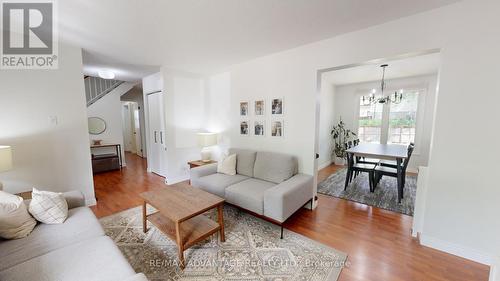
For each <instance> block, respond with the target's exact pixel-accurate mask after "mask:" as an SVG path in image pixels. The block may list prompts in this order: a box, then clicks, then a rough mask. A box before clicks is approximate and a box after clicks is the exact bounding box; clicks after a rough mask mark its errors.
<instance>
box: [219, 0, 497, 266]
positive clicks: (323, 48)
mask: <svg viewBox="0 0 500 281" xmlns="http://www.w3.org/2000/svg"><path fill="white" fill-rule="evenodd" d="M499 11H500V2H499V1H494V0H474V1H472V0H467V1H462V2H459V3H457V4H454V5H450V6H446V7H444V8H440V9H436V10H433V11H429V12H426V13H422V14H418V15H415V16H411V17H407V18H402V19H399V20H396V21H393V22H389V23H386V24H383V25H379V26H374V27H371V28H368V29H365V30H361V31H356V32H352V33H349V34H345V35H341V36H338V37H335V38H331V39H328V40H324V41H320V42H317V43H313V44H309V45H305V46H302V47H299V48H296V49H292V50H288V51H284V52H280V53H276V54H273V55H269V56H266V57H262V58H258V59H255V60H252V61H249V62H246V63H243V64H239V65H235V66H233V67H231V68H230V75H231V104H230V107H231V109H230V110H231V111H230V115H228V116H227V118H228V119H230V120H232V125H231V129H230V133H229V134H228V137H230V142H231V145H232V146H239V147H251V148H258V149H265V150H274V151H283V152H288V153H293V154H295V155H297V156H298V157H299V161H300V170H301V171H303V172H306V173H313V172H315V171H314V166H315V160H314V153H315V152H316V151H315V145H316V144H315V137H314V136H315V132H316V129H315V126H316V125H319V122H318V124H316V106H315V105H316V99H317V98H319V96H317V95H316V86H317V85H316V84H317V80H316V79H317V75H316V72H317V70H319V69H324V68H330V67H336V66H342V65H347V64H351V63H358V62H365V61H369V60H373V59H378V58H390V57H394V56H398V55H401V54H407V53H412V52H417V51H422V50H430V49H435V48H440V49H441V50H442V61H441V64H442V65H441V73H440V77H441V79H440V83H439V89H440V91H439V97H438V101H437V105H436V116H435V130H434V134H435V136H434V141H433V143H432V144H431V157H430V160H429V184H428V191H427V200H426V202H427V204H426V205H427V207H426V209H427V210H426V213H425V220H424V231H423V233H422V235H423V236H422V237H431V238H433V239H432V241H438V242H442V241H444V242H445V243H448V244H446V245H454V246H456V247H455V248H459V249H462V250H464V251H462V252H460V253H458V254H460V255H462V256H467V257H469V258H474V259H476V260H479V259H478V258H477V257H478V256H479V257H485V259H483V262H489V258H491V257H492V256H494V255H497V256H498V253H500V239H498V237H500V223H498V219H497V214H499V213H500V204H498V198H500V189H499V188H498V182H497V180H495V179H494V176H495V173H496V172H497V171H498V170H500V166H499V165H500V162H498V161H497V160H496V159H497V158H498V156H499V155H500V147H499V146H497V145H485V142H486V143H487V142H488V141H490V142H492V143H494V141H495V140H497V139H499V138H500V136H499V134H500V133H499V131H498V130H496V129H492V126H494V125H492V124H493V123H491V122H492V121H491V120H495V119H498V118H496V115H495V113H496V111H497V109H496V105H497V104H498V103H499V102H500V101H499V98H500V95H499V94H498V93H497V90H496V86H497V83H496V80H497V79H498V76H499V75H500V56H499V55H498V50H499V49H500V37H499V36H498V26H500V18H499V17H498V12H499ZM471 66H472V68H471ZM262 96H264V97H268V98H269V97H272V96H284V97H285V99H286V101H285V102H286V117H285V118H286V119H285V122H286V124H285V126H286V128H285V130H286V134H287V137H286V138H285V139H284V140H283V141H280V140H274V139H270V138H254V137H240V136H238V133H237V132H238V125H237V124H238V123H239V116H238V102H239V100H252V99H255V98H257V97H262ZM493 128H494V127H493ZM477 132H481V133H480V134H479V135H478V134H477ZM317 140H318V141H319V138H317ZM479 163H481V164H480V165H479ZM427 241H430V240H427ZM441 245H443V243H441ZM432 246H434V247H440V246H439V245H436V244H434V245H432ZM441 248H442V247H441ZM447 250H448V251H451V250H449V249H447ZM455 252H456V251H455ZM471 253H472V255H471ZM476 254H479V255H476Z"/></svg>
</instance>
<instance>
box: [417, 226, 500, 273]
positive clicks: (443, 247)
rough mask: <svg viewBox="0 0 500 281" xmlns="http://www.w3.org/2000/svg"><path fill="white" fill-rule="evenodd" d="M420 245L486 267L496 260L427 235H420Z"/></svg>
mask: <svg viewBox="0 0 500 281" xmlns="http://www.w3.org/2000/svg"><path fill="white" fill-rule="evenodd" d="M420 244H421V245H424V246H427V247H430V248H433V249H436V250H439V251H442V252H446V253H448V254H452V255H455V256H459V257H462V258H464V259H468V260H471V261H475V262H478V263H482V264H485V265H490V266H491V265H493V264H494V262H495V258H494V257H493V256H491V255H489V254H486V253H483V252H480V251H477V250H475V249H471V248H468V247H464V246H461V245H458V244H455V243H451V242H447V241H443V240H441V239H438V238H435V237H431V236H429V235H425V234H420ZM495 281H497V280H495Z"/></svg>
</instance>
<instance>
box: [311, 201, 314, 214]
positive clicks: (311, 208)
mask: <svg viewBox="0 0 500 281" xmlns="http://www.w3.org/2000/svg"><path fill="white" fill-rule="evenodd" d="M313 202H314V198H313V199H311V211H312V209H313Z"/></svg>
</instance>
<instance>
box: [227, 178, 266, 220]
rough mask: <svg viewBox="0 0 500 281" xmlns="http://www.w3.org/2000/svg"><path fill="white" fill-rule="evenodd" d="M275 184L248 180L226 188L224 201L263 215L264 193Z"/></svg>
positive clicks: (253, 179) (252, 179)
mask: <svg viewBox="0 0 500 281" xmlns="http://www.w3.org/2000/svg"><path fill="white" fill-rule="evenodd" d="M275 185H276V184H275V183H272V182H268V181H263V180H259V179H255V178H250V179H247V180H244V181H242V182H239V183H236V184H233V185H231V186H229V187H228V188H226V201H227V202H229V203H231V204H234V205H237V206H239V207H242V208H244V209H247V210H249V211H252V212H254V213H257V214H259V215H263V214H264V191H266V190H267V189H269V188H271V187H273V186H275Z"/></svg>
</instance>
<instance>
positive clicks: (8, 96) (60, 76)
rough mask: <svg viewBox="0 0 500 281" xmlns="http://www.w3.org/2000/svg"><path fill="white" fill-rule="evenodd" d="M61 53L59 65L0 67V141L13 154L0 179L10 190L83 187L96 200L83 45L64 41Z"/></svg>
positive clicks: (61, 189) (90, 202) (88, 200)
mask: <svg viewBox="0 0 500 281" xmlns="http://www.w3.org/2000/svg"><path fill="white" fill-rule="evenodd" d="M59 58H60V61H59V68H58V69H56V70H0V88H1V90H0V105H1V110H0V120H1V122H0V143H1V144H8V145H11V146H12V147H13V158H14V169H13V170H12V171H9V172H6V173H2V174H0V180H1V181H3V182H4V189H5V190H6V191H8V192H12V193H17V192H21V191H27V190H31V188H33V187H37V188H41V189H45V190H52V191H68V190H80V191H82V192H83V194H84V195H85V198H86V202H87V203H88V204H92V203H94V204H95V196H94V185H93V181H92V170H91V163H90V148H89V138H88V126H87V109H86V101H85V89H84V84H83V74H82V56H81V49H80V48H74V47H69V46H66V45H63V44H61V43H60V46H59ZM51 116H54V118H56V119H57V123H55V122H51V121H50V117H51Z"/></svg>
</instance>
